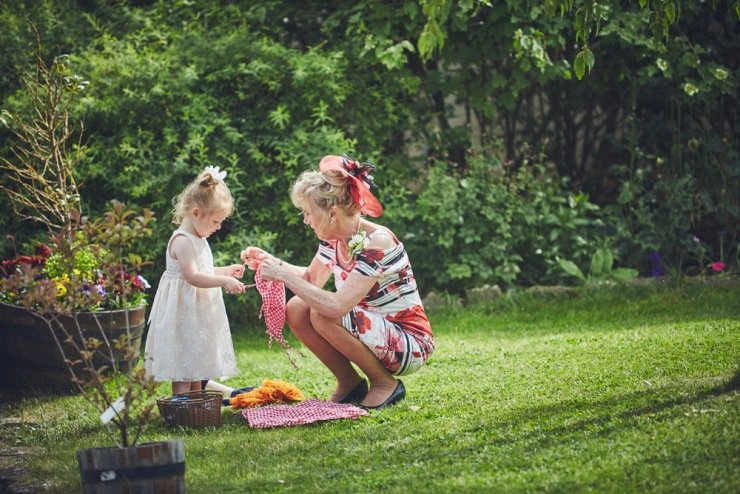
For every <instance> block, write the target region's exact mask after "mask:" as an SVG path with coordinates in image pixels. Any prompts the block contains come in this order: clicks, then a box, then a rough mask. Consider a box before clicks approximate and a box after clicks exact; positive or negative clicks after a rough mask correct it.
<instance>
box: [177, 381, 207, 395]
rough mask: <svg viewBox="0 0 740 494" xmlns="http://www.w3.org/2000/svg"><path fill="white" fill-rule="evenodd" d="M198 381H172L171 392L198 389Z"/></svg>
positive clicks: (199, 384)
mask: <svg viewBox="0 0 740 494" xmlns="http://www.w3.org/2000/svg"><path fill="white" fill-rule="evenodd" d="M200 387H201V383H200V381H172V394H173V395H179V394H182V393H188V392H190V391H200V389H201V388H200Z"/></svg>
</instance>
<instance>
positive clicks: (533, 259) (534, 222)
mask: <svg viewBox="0 0 740 494" xmlns="http://www.w3.org/2000/svg"><path fill="white" fill-rule="evenodd" d="M414 210H415V213H410V214H408V215H407V221H408V222H409V224H410V225H411V226H410V227H409V228H410V233H409V234H407V244H408V248H409V250H410V252H411V253H412V254H413V262H414V272H415V274H416V276H417V278H419V280H420V283H421V284H422V286H423V287H424V288H425V289H427V290H428V289H432V288H434V289H442V290H448V291H453V292H461V291H463V290H465V289H466V288H471V287H475V286H481V285H484V284H493V283H499V284H503V285H505V286H509V285H513V284H524V285H527V284H536V283H545V282H549V283H563V282H567V281H571V280H570V278H569V276H567V274H566V273H565V272H564V271H563V270H562V268H561V267H560V264H559V260H560V259H562V258H566V259H571V260H575V261H577V262H588V261H590V259H591V255H592V253H593V251H594V250H595V249H596V247H597V246H598V245H601V244H604V243H607V242H608V239H607V238H606V237H604V233H603V230H604V228H603V222H602V221H601V219H600V209H599V208H598V207H597V206H596V205H594V204H592V203H591V202H589V200H588V197H587V196H585V195H584V194H579V193H573V192H571V191H570V190H569V181H568V180H567V179H565V178H562V177H559V176H558V175H557V173H556V172H555V170H554V169H553V167H551V166H548V165H545V164H541V163H536V162H535V163H529V162H527V163H525V164H524V166H521V167H519V168H514V167H513V166H511V165H508V164H505V163H501V162H500V161H498V160H495V159H491V158H486V157H480V158H478V159H476V160H473V161H471V163H470V166H469V168H468V169H467V170H465V171H464V172H461V173H458V174H455V175H449V174H448V172H447V169H446V165H445V164H444V163H434V164H432V166H431V167H430V170H429V175H428V176H427V178H426V180H425V181H424V183H423V189H422V191H421V192H420V194H419V196H418V199H417V201H416V203H415V206H414Z"/></svg>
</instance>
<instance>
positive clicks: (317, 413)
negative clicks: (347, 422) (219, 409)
mask: <svg viewBox="0 0 740 494" xmlns="http://www.w3.org/2000/svg"><path fill="white" fill-rule="evenodd" d="M242 415H243V416H244V418H245V419H246V420H247V424H248V425H249V427H252V428H254V429H269V428H271V427H285V426H290V425H303V424H311V423H313V422H320V421H323V420H336V419H356V418H358V417H361V416H365V415H370V414H369V413H368V412H367V410H365V409H362V408H360V407H358V406H355V405H352V404H349V403H334V402H331V401H322V400H318V399H316V398H311V399H309V400H306V401H303V402H301V403H298V404H297V405H267V406H263V407H259V408H245V409H244V410H242Z"/></svg>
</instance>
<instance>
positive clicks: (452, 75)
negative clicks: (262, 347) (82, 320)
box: [0, 0, 740, 318]
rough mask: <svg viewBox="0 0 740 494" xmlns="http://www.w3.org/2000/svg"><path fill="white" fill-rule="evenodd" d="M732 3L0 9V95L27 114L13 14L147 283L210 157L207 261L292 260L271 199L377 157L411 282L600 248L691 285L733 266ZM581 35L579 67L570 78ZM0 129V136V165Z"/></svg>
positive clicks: (296, 232)
mask: <svg viewBox="0 0 740 494" xmlns="http://www.w3.org/2000/svg"><path fill="white" fill-rule="evenodd" d="M640 4H644V5H643V6H642V7H641V5H640ZM671 6H672V7H671ZM559 7H563V10H562V15H561V12H560V11H559V10H558V8H559ZM679 7H680V8H679ZM594 8H596V10H594ZM589 9H590V10H589ZM671 9H672V10H671ZM589 12H590V14H589ZM737 12H738V5H737V2H733V1H714V2H683V3H678V2H655V1H651V2H640V3H638V2H615V1H607V2H603V3H600V4H595V3H594V2H592V1H577V2H567V1H562V2H558V1H554V0H550V1H547V2H543V3H539V2H514V1H511V2H487V1H473V0H467V1H460V2H449V1H438V0H426V1H420V2H419V1H410V0H407V1H401V2H398V1H379V0H373V1H371V0H365V1H357V2H347V3H340V4H339V5H331V4H330V3H327V2H315V1H310V2H300V3H298V2H288V1H260V2H255V1H225V0H222V1H218V0H190V1H185V0H181V1H147V0H140V1H133V0H130V1H125V0H120V1H115V2H110V1H103V0H86V1H77V2H74V1H71V0H60V1H51V0H45V1H31V0H26V1H10V0H2V1H0V44H2V46H3V47H4V56H3V57H2V58H1V59H0V99H1V101H2V108H3V109H6V110H8V111H10V112H13V113H20V114H23V113H24V112H27V111H28V108H29V107H28V104H27V103H28V98H27V95H25V94H24V93H23V91H22V90H21V89H20V88H21V85H20V74H21V73H23V72H24V71H28V70H31V68H32V61H33V56H32V53H33V49H34V46H35V41H34V37H33V34H32V32H31V30H30V26H29V24H28V22H29V21H30V22H32V23H33V24H34V25H35V26H36V27H37V28H38V30H39V32H40V33H41V36H42V42H43V50H44V54H45V56H47V57H49V58H50V59H51V58H53V57H54V56H57V55H60V54H62V53H68V54H70V55H71V65H72V68H73V70H74V71H75V73H77V74H79V75H81V76H82V77H83V78H84V79H86V80H88V81H90V85H89V87H88V88H87V89H86V90H85V91H84V94H82V95H81V96H80V97H79V98H78V99H77V101H76V105H75V106H74V112H75V118H76V119H78V120H79V121H80V122H84V136H85V139H84V148H83V150H82V160H81V162H80V166H79V169H78V180H79V182H80V183H81V184H82V185H81V192H82V197H83V208H84V209H85V210H86V212H89V213H91V214H96V213H99V212H101V211H102V210H103V208H104V205H105V203H106V202H107V201H108V200H110V199H112V198H116V199H119V200H122V201H124V202H126V203H127V204H129V205H131V206H135V205H138V206H146V207H150V208H152V209H153V210H154V211H155V212H156V214H157V217H158V223H157V225H156V228H155V230H156V231H155V234H154V236H153V237H152V239H151V242H150V245H148V246H147V248H148V249H150V250H151V256H150V257H155V258H156V259H158V262H157V264H156V265H155V266H153V267H152V268H151V270H150V273H149V276H148V278H149V279H150V280H151V281H154V284H156V280H157V279H158V278H159V273H161V271H162V269H163V263H164V256H163V251H164V245H165V243H166V241H167V238H168V237H169V233H170V231H171V230H172V225H171V224H170V222H169V220H170V214H169V210H170V208H171V198H172V197H173V196H175V195H176V194H177V193H178V192H179V191H180V190H181V188H182V187H184V185H185V184H186V183H188V182H189V180H190V179H191V178H192V177H193V176H194V174H195V173H196V172H197V171H198V170H200V169H202V168H203V167H204V166H205V165H207V164H210V165H216V166H220V167H221V168H225V169H226V170H228V172H229V177H228V184H229V186H230V187H231V189H232V191H233V193H234V195H235V197H236V198H237V208H236V213H235V214H234V216H233V217H232V218H231V219H230V220H229V223H228V224H227V225H226V227H225V228H223V229H222V231H221V232H220V233H219V234H218V237H217V238H215V239H213V240H212V242H211V244H212V248H213V249H214V252H215V253H216V254H217V256H218V258H219V259H220V260H221V261H222V262H224V263H225V262H231V261H232V260H235V259H236V257H237V255H238V252H239V251H240V250H241V248H242V247H243V246H244V245H246V244H256V245H260V246H262V247H265V248H267V249H270V250H272V251H274V252H275V253H276V254H278V255H281V256H286V257H287V258H289V259H291V260H293V261H294V262H297V263H300V262H308V260H309V259H310V258H311V256H312V255H313V252H314V249H315V239H314V238H313V237H312V233H311V232H310V230H308V229H306V228H304V227H303V226H302V224H301V221H300V217H299V215H298V214H297V211H295V210H294V208H293V207H292V206H291V205H290V202H289V199H288V194H287V190H288V188H289V186H290V183H291V182H292V180H294V179H295V177H296V176H297V175H298V173H300V172H301V171H302V170H304V169H307V168H310V167H314V166H316V164H317V163H318V160H319V159H320V158H321V156H323V155H325V154H341V153H348V154H351V155H354V156H356V157H358V158H360V159H362V160H364V161H372V162H374V163H375V164H376V165H378V168H379V172H378V173H377V176H376V181H377V182H378V183H379V185H380V187H381V188H380V191H379V197H380V199H381V201H382V202H383V203H384V204H385V205H386V214H385V216H384V217H383V219H382V222H384V223H385V224H386V225H387V226H389V227H391V228H392V229H394V231H395V232H396V233H397V235H398V236H399V237H400V238H402V239H403V240H404V242H405V244H406V246H407V248H408V250H409V252H410V255H411V258H412V262H413V263H414V268H415V274H416V276H417V278H418V280H419V283H420V287H421V289H422V292H424V293H427V292H429V291H431V290H435V291H448V292H453V293H463V292H464V291H465V290H466V289H468V288H472V287H476V286H480V285H483V284H492V283H498V284H501V285H502V286H506V287H510V286H514V285H535V284H545V283H573V282H575V281H576V280H574V279H573V278H572V277H570V276H569V275H568V274H567V273H565V272H564V271H563V270H562V269H561V268H560V267H559V264H558V262H559V260H562V259H568V260H572V261H574V262H575V263H576V264H578V265H580V266H582V267H583V268H584V271H586V270H587V269H586V266H588V263H589V261H590V259H591V257H592V256H593V254H594V252H595V251H596V250H597V249H598V248H607V249H609V250H611V251H612V252H613V253H614V257H615V259H616V265H619V266H628V267H633V268H637V269H639V270H640V273H641V274H643V275H649V274H650V273H651V269H653V268H654V267H655V266H654V265H651V264H650V262H649V260H648V259H649V256H650V254H652V253H654V252H657V253H658V254H659V256H660V261H659V263H660V265H661V266H660V267H661V268H663V269H664V270H665V271H667V272H669V273H673V274H675V275H683V274H701V275H704V274H707V273H710V272H711V271H709V268H708V263H709V262H711V261H723V262H725V263H726V264H727V265H728V269H737V267H738V238H737V231H738V218H740V209H739V202H740V201H739V198H738V193H737V191H738V190H739V189H738V185H740V184H739V183H738V182H739V181H740V179H739V178H738V177H739V176H740V160H739V158H738V132H737V126H738V115H740V111H738V76H739V75H740V72H738V67H740V64H738V53H740V42H739V37H738V26H739V23H738V14H737ZM597 27H598V29H597ZM586 28H588V29H586ZM584 33H585V34H584ZM584 47H586V48H587V49H588V50H590V52H591V53H592V54H593V56H594V60H595V64H594V66H593V68H592V70H591V71H590V72H587V73H586V75H585V76H584V77H583V78H582V79H578V78H577V77H576V74H575V70H574V69H576V68H577V67H578V62H577V61H576V60H577V57H578V53H579V50H581V49H583V48H584ZM9 136H10V134H9V132H8V130H7V129H5V128H3V127H2V126H0V152H1V153H3V155H4V156H7V155H8V145H9ZM0 180H4V178H0ZM0 207H3V208H4V209H5V210H6V211H10V208H9V206H8V204H7V200H6V198H5V197H2V198H0ZM0 231H1V232H4V233H11V232H12V234H13V240H11V239H10V238H8V237H6V236H5V235H3V238H2V239H0V249H1V250H2V254H3V256H4V257H8V256H12V255H13V253H14V251H18V252H23V251H25V252H27V251H29V250H31V249H32V245H33V240H34V239H35V238H40V236H41V235H42V234H44V232H43V231H40V230H39V229H38V227H37V226H36V225H32V224H27V223H19V222H18V220H17V219H16V218H14V217H13V216H12V215H6V216H5V217H2V218H0ZM247 301H248V303H247V304H243V303H241V302H240V301H237V302H235V301H233V300H232V301H231V302H230V303H231V304H232V307H231V308H230V311H231V313H232V314H234V317H236V318H238V317H246V315H247V314H253V313H254V311H253V310H252V306H253V303H256V299H255V297H253V296H248V298H247ZM250 304H252V305H250Z"/></svg>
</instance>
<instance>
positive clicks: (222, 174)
mask: <svg viewBox="0 0 740 494" xmlns="http://www.w3.org/2000/svg"><path fill="white" fill-rule="evenodd" d="M203 171H204V172H205V173H208V174H209V175H210V176H211V177H213V180H218V181H220V182H223V181H224V179H225V178H226V170H223V171H221V170H219V169H218V167H217V166H207V167H206V169H205V170H203Z"/></svg>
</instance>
